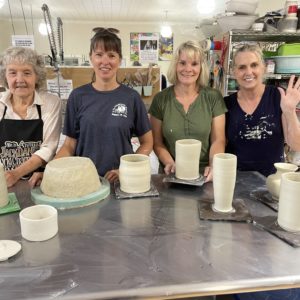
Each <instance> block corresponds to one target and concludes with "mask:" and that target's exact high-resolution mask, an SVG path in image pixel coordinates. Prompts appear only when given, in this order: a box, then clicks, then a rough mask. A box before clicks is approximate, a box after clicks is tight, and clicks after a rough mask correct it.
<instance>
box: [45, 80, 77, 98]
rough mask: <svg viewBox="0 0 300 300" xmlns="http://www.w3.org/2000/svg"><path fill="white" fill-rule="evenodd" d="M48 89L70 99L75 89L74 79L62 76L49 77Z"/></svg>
mask: <svg viewBox="0 0 300 300" xmlns="http://www.w3.org/2000/svg"><path fill="white" fill-rule="evenodd" d="M47 90H48V91H49V92H50V93H52V94H56V95H59V97H60V98H61V99H68V98H69V95H70V93H71V92H72V90H73V81H72V80H71V79H63V78H62V77H59V80H58V77H57V78H54V79H48V80H47Z"/></svg>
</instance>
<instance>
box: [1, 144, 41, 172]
mask: <svg viewBox="0 0 300 300" xmlns="http://www.w3.org/2000/svg"><path fill="white" fill-rule="evenodd" d="M41 144H42V142H41V141H37V142H32V141H28V142H24V141H20V143H18V142H15V141H6V142H5V143H4V146H2V147H1V152H0V158H1V162H2V164H3V165H4V169H5V170H13V169H15V168H16V167H18V166H19V165H21V164H22V163H23V162H25V161H27V160H28V159H29V158H30V157H31V155H32V154H33V153H34V152H36V151H37V150H39V149H40V147H41Z"/></svg>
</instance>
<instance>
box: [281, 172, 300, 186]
mask: <svg viewBox="0 0 300 300" xmlns="http://www.w3.org/2000/svg"><path fill="white" fill-rule="evenodd" d="M281 178H282V179H283V178H284V179H286V180H288V181H289V182H292V183H296V184H300V173H296V172H287V173H284V174H282V175H281Z"/></svg>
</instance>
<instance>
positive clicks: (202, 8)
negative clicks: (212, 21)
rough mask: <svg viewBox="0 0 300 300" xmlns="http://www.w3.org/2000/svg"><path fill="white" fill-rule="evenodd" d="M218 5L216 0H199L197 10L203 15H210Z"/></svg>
mask: <svg viewBox="0 0 300 300" xmlns="http://www.w3.org/2000/svg"><path fill="white" fill-rule="evenodd" d="M215 7H216V3H215V0H210V1H208V0H198V4H197V10H198V12H199V13H200V14H201V15H209V14H210V13H212V12H213V11H214V9H215Z"/></svg>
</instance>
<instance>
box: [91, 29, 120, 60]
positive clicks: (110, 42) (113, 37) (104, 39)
mask: <svg viewBox="0 0 300 300" xmlns="http://www.w3.org/2000/svg"><path fill="white" fill-rule="evenodd" d="M93 31H94V32H95V34H94V36H93V37H92V38H91V45H90V53H89V54H90V55H92V52H93V51H95V50H96V49H97V47H98V46H99V45H101V46H103V48H104V50H105V51H115V52H117V53H118V54H119V56H120V58H122V43H121V39H120V38H119V37H118V36H117V34H118V33H119V30H118V29H115V28H104V27H96V28H94V29H93Z"/></svg>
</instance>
